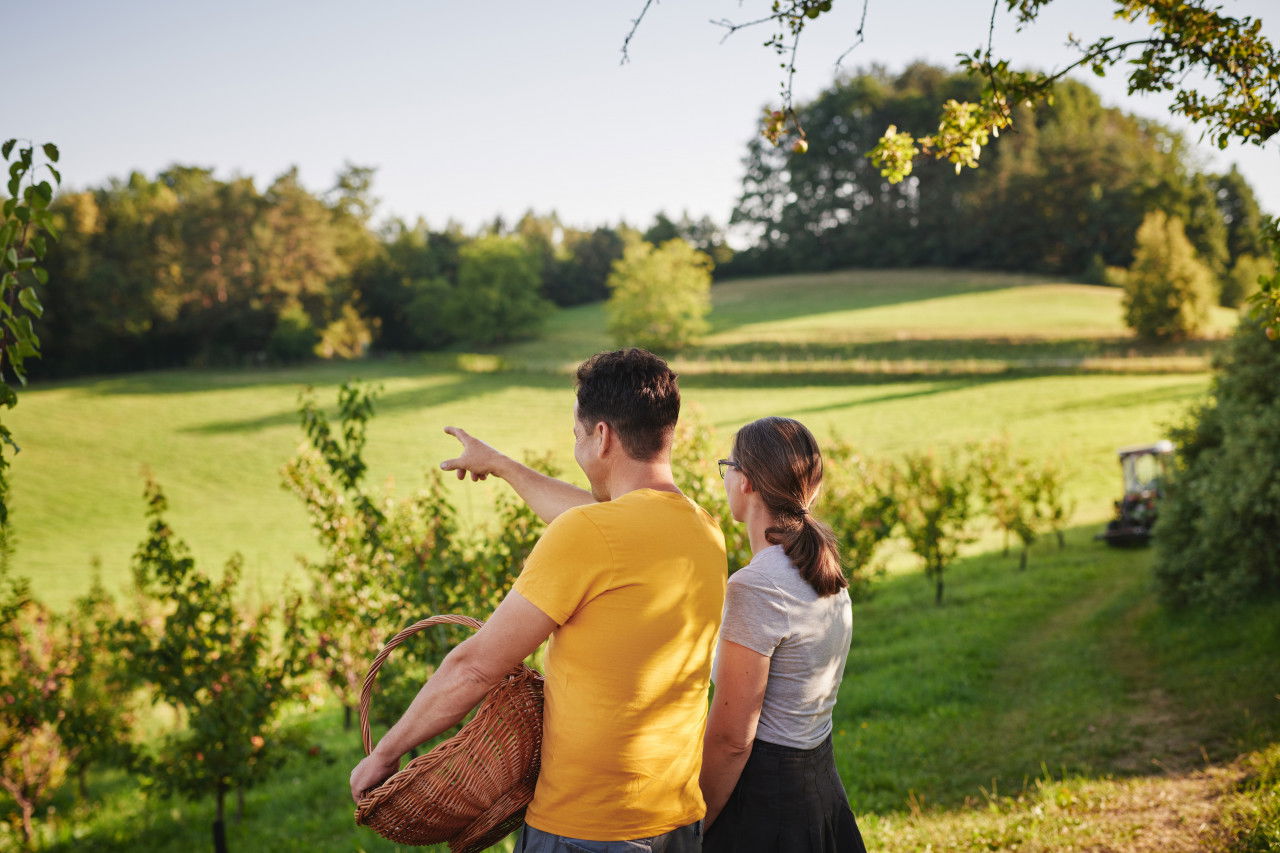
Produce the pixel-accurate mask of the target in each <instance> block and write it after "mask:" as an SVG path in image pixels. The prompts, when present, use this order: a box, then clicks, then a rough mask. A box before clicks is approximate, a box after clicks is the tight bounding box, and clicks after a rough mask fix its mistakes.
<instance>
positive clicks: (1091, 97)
mask: <svg viewBox="0 0 1280 853" xmlns="http://www.w3.org/2000/svg"><path fill="white" fill-rule="evenodd" d="M979 86H980V83H979V81H976V80H974V79H973V78H971V77H967V76H964V75H962V74H957V73H949V72H947V71H945V70H943V69H941V68H937V67H933V66H929V65H924V64H916V65H912V66H910V67H908V68H907V69H905V70H904V71H902V72H901V73H897V74H891V73H889V72H888V71H886V70H884V69H882V68H873V69H871V70H868V71H865V72H861V73H857V74H852V75H847V76H844V77H841V78H839V79H837V80H836V81H835V82H834V83H833V84H832V86H831V87H829V88H828V89H827V90H825V91H823V92H822V93H820V94H819V95H818V96H817V97H816V98H814V99H813V100H812V101H811V102H809V103H805V104H799V105H797V107H796V109H797V110H798V115H799V116H801V118H802V120H803V123H804V126H805V127H807V128H808V129H809V133H810V137H811V138H812V139H813V140H814V144H813V145H812V146H811V147H810V148H809V149H808V151H807V153H803V154H801V153H798V152H795V151H791V150H786V149H780V148H775V147H773V146H771V145H769V144H768V142H767V141H766V140H764V139H757V140H755V141H753V142H751V143H750V144H749V145H748V148H747V155H746V158H745V160H744V177H743V185H742V193H741V196H740V198H739V200H738V202H737V204H736V205H735V208H734V210H733V213H732V216H731V219H730V222H731V225H730V227H731V228H733V229H736V230H737V231H739V232H741V234H742V235H743V239H744V240H746V241H747V243H748V245H747V246H746V248H745V249H743V250H741V251H739V252H737V253H736V254H735V253H734V251H733V250H732V249H730V247H729V245H728V242H727V238H726V232H725V229H723V228H720V227H719V226H717V225H716V223H715V222H713V221H712V220H711V219H710V218H709V217H703V218H701V219H696V220H695V219H693V218H691V217H689V216H688V215H687V214H686V215H684V216H683V217H681V218H679V219H673V218H672V217H670V216H668V215H667V214H665V213H660V214H658V216H657V217H656V218H655V220H654V222H653V223H651V225H650V226H649V227H648V228H647V229H646V230H644V231H641V230H639V229H637V228H633V227H631V226H629V225H627V224H626V223H619V224H617V225H601V226H599V227H594V228H592V227H587V228H574V227H570V226H567V225H565V224H564V223H562V222H561V221H560V220H559V218H558V217H557V216H556V215H555V214H554V213H552V214H545V215H539V214H535V213H534V212H532V211H530V212H528V213H526V214H525V215H524V216H522V217H521V218H520V219H519V220H518V221H516V222H514V223H508V222H506V221H504V220H503V219H502V218H501V217H498V218H495V219H494V220H493V221H492V222H490V223H486V224H485V225H484V226H482V227H481V228H479V229H476V230H475V231H472V232H470V233H469V232H467V231H466V230H465V229H463V228H462V227H460V226H458V225H457V224H452V223H451V224H447V225H445V226H444V227H443V228H440V229H432V228H430V227H428V226H427V225H426V224H425V223H424V222H422V221H418V222H414V223H408V222H404V221H398V220H392V221H390V222H383V223H380V224H375V222H374V219H375V214H376V204H377V203H376V200H375V199H374V198H373V195H372V184H373V179H374V172H373V170H372V169H369V168H363V167H358V166H352V165H348V166H347V167H345V168H344V169H343V170H342V171H341V172H340V173H339V174H338V175H337V176H336V179H335V181H334V184H333V186H332V187H330V188H329V189H328V190H326V191H324V192H319V193H316V192H312V191H310V190H308V189H307V188H305V187H304V186H302V184H301V183H300V181H299V179H298V174H297V172H296V170H290V171H288V172H286V173H285V174H283V175H281V176H279V177H278V178H276V179H275V180H274V181H272V182H271V183H270V185H268V186H267V187H266V188H265V189H260V188H259V187H257V186H256V185H255V183H254V181H253V180H252V179H250V178H244V177H234V178H230V179H222V178H219V177H217V176H216V175H215V174H214V172H213V171H212V170H210V169H206V168H196V167H189V166H174V167H172V168H170V169H167V170H165V171H163V172H161V173H159V174H158V175H156V176H155V177H148V176H145V175H142V174H139V173H134V174H132V175H130V176H129V177H128V178H125V179H112V180H110V181H108V182H107V183H106V185H105V186H102V187H97V188H89V189H84V190H80V191H77V192H64V193H62V194H61V195H58V196H57V197H56V198H54V200H53V202H52V204H51V205H50V207H49V211H50V214H51V216H52V221H53V222H55V223H56V224H57V228H58V231H59V232H60V235H61V237H60V239H59V240H58V241H57V242H56V243H52V244H51V245H50V246H49V251H48V256H47V258H46V259H45V266H46V267H47V269H48V273H49V276H48V278H49V282H48V285H47V289H46V291H45V293H44V309H45V314H44V317H43V318H41V319H39V320H38V321H37V331H38V333H39V337H40V339H41V340H42V341H44V344H45V346H44V352H43V359H42V361H41V363H40V365H39V366H38V368H36V369H37V371H38V372H39V373H41V374H44V375H68V374H75V373H83V372H89V371H93V372H100V371H113V370H135V369H147V368H157V367H172V366H183V365H210V364H225V365H233V364H245V363H266V362H272V363H280V362H288V361H293V360H298V359H302V358H310V357H313V356H314V355H317V354H318V355H321V356H324V357H346V358H350V357H358V356H361V355H364V354H366V353H368V352H370V351H376V350H384V351H387V350H390V351H412V350H435V349H442V348H446V347H451V346H462V347H484V346H489V345H493V344H498V343H502V342H505V341H510V340H516V339H519V338H523V337H530V336H533V335H536V334H537V330H538V328H539V324H540V322H541V321H542V320H543V319H544V318H545V317H546V316H547V314H548V313H549V312H550V311H552V310H554V309H555V308H556V307H557V306H568V305H577V304H582V303H586V302H595V301H600V300H603V299H606V298H608V297H609V296H610V295H611V293H612V291H611V289H610V287H609V285H608V280H609V276H610V274H611V272H612V271H613V268H614V264H615V263H616V262H618V261H619V260H620V259H621V258H622V257H623V255H624V253H625V251H626V249H627V247H628V246H633V245H638V244H639V243H641V242H647V243H649V244H652V245H654V246H659V245H661V244H664V243H667V242H670V241H671V240H683V241H684V242H686V243H688V244H689V245H690V246H692V247H693V248H694V249H696V250H698V251H699V252H701V253H702V255H705V256H706V258H709V259H710V261H711V263H710V264H705V263H704V262H703V261H702V260H701V258H698V259H696V261H697V263H696V264H695V265H701V266H706V267H707V268H708V269H711V268H714V270H715V275H716V276H717V277H718V278H728V277H734V276H744V275H757V274H766V273H782V272H794V271H803V270H825V269H833V268H840V267H851V266H852V267H885V266H949V267H976V268H985V269H1001V270H1019V271H1033V272H1044V273H1052V274H1063V275H1073V276H1081V277H1083V278H1084V279H1086V280H1090V281H1095V282H1097V283H1120V281H1121V279H1120V278H1119V277H1118V275H1117V274H1116V273H1115V271H1116V270H1119V269H1122V268H1128V267H1130V266H1131V265H1132V264H1133V263H1134V262H1135V245H1136V241H1137V237H1138V231H1139V227H1140V226H1141V225H1142V223H1143V221H1144V219H1145V218H1146V217H1147V216H1148V215H1149V214H1151V213H1153V212H1159V213H1161V214H1163V215H1164V216H1165V217H1166V218H1167V219H1168V220H1176V229H1177V230H1179V232H1180V237H1185V239H1186V240H1187V241H1188V242H1189V244H1190V245H1191V247H1192V249H1193V252H1194V256H1195V260H1196V262H1197V263H1199V264H1201V265H1202V266H1203V267H1204V270H1205V272H1204V274H1203V275H1201V274H1200V273H1199V272H1198V271H1197V272H1196V273H1195V275H1193V276H1192V277H1193V278H1195V279H1196V280H1197V281H1199V280H1203V281H1204V282H1205V284H1204V287H1203V288H1201V289H1205V288H1207V289H1208V291H1209V292H1208V293H1207V295H1205V296H1204V298H1203V299H1201V300H1200V301H1201V302H1202V303H1204V304H1205V305H1207V304H1209V303H1214V302H1220V303H1221V304H1225V305H1232V306H1235V305H1239V304H1240V303H1241V302H1242V301H1243V300H1244V299H1245V298H1246V297H1247V296H1248V295H1249V292H1250V290H1251V289H1253V288H1254V287H1255V282H1256V279H1257V278H1258V276H1259V275H1263V274H1266V273H1267V272H1268V266H1267V264H1268V258H1267V256H1268V252H1267V250H1266V244H1265V239H1264V230H1265V229H1264V222H1263V217H1262V214H1261V212H1260V210H1259V207H1258V203H1257V200H1256V198H1255V196H1254V193H1253V190H1252V189H1251V188H1250V186H1249V185H1248V183H1247V182H1246V181H1245V179H1244V178H1243V176H1241V175H1240V173H1239V172H1238V171H1236V170H1235V169H1234V168H1233V169H1232V170H1230V171H1228V172H1226V173H1224V174H1209V173H1203V172H1200V171H1197V168H1196V165H1195V161H1194V157H1193V154H1192V151H1191V149H1190V147H1189V146H1188V144H1187V143H1186V141H1185V140H1183V139H1182V137H1181V136H1180V135H1179V134H1177V133H1174V132H1173V131H1171V130H1169V129H1168V128H1165V127H1163V126H1162V125H1160V124H1159V123H1157V122H1154V121H1149V120H1146V119H1139V118H1136V117H1134V116H1131V115H1127V114H1125V113H1124V112H1122V111H1120V110H1117V109H1112V108H1106V107H1104V106H1102V104H1101V101H1100V100H1099V98H1098V95H1097V94H1096V93H1095V92H1093V91H1092V90H1091V89H1089V88H1088V87H1087V86H1085V85H1083V84H1081V83H1076V82H1071V81H1067V82H1063V83H1059V84H1057V86H1056V87H1055V89H1054V92H1053V99H1052V102H1051V103H1048V104H1042V105H1040V106H1038V107H1035V108H1032V107H1027V106H1022V107H1019V108H1018V109H1019V110H1020V111H1021V112H1022V114H1021V115H1020V116H1019V121H1017V122H1016V124H1015V127H1014V129H1013V130H1011V131H1010V132H1008V133H1006V134H1004V135H1003V136H1002V137H1001V138H1000V139H998V140H995V141H994V142H993V143H992V144H991V145H989V146H988V148H987V161H986V162H985V163H984V167H983V168H982V169H979V170H965V171H964V172H963V174H960V175H955V174H952V171H953V170H952V168H951V166H950V164H947V163H942V162H921V163H919V164H918V166H917V168H916V169H915V171H914V172H913V173H912V175H911V177H909V178H908V179H907V180H905V181H902V182H900V183H890V182H889V181H888V180H887V179H885V178H884V177H883V176H882V175H881V174H880V172H879V171H878V170H877V168H876V167H875V166H874V165H873V164H872V162H871V161H870V160H869V159H868V158H867V156H866V155H867V153H868V152H869V151H870V150H871V148H872V147H873V146H874V144H875V140H876V139H878V137H879V134H880V133H881V131H882V130H883V128H884V126H885V124H886V123H888V122H897V123H898V124H899V125H901V126H903V127H906V128H911V127H913V126H918V127H917V128H916V129H917V130H920V129H921V128H924V127H925V126H926V125H927V124H928V123H929V122H930V121H933V120H935V117H936V114H937V110H938V108H939V107H940V105H941V104H943V103H944V102H945V101H947V100H950V99H955V98H966V97H970V96H972V95H974V93H975V92H976V91H977V88H978V87H979ZM1108 270H1110V271H1111V272H1110V273H1109V272H1108ZM658 284H659V285H661V284H662V283H661V282H659V283H658ZM672 289H673V290H676V291H678V290H679V288H676V287H674V285H673V287H672ZM1158 298H1160V297H1158ZM651 301H652V300H651ZM623 313H626V311H623ZM704 313H705V312H704ZM698 325H699V324H698V323H697V322H694V323H692V325H691V326H690V328H691V329H693V331H694V332H696V330H697V328H698ZM1190 333H1194V329H1191V330H1190ZM684 338H686V339H688V338H689V335H688V334H686V335H685V336H684ZM623 343H635V341H623Z"/></svg>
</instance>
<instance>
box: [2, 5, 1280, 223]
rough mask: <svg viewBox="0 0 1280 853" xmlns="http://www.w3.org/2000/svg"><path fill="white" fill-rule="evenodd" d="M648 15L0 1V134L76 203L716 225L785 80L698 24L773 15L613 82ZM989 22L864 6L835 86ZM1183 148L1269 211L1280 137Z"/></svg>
mask: <svg viewBox="0 0 1280 853" xmlns="http://www.w3.org/2000/svg"><path fill="white" fill-rule="evenodd" d="M1223 3H1224V6H1225V11H1226V12H1227V13H1228V14H1233V15H1244V14H1252V15H1254V16H1258V17H1263V20H1264V24H1263V30H1264V32H1265V33H1266V34H1267V35H1268V36H1269V37H1270V38H1271V39H1272V41H1273V42H1276V41H1280V9H1277V5H1276V1H1275V0H1223ZM1003 5H1004V4H1003V3H1001V6H1002V7H1003ZM642 6H643V0H621V2H618V0H614V2H601V0H595V2H588V0H573V2H570V0H541V2H519V3H517V2H494V0H490V2H451V3H442V2H435V0H366V2H360V3H357V2H350V0H348V2H343V3H338V2H328V0H305V2H255V3H250V2H241V0H223V1H222V2H219V3H192V2H181V0H167V2H142V1H141V0H132V1H131V0H119V2H111V3H106V2H102V0H93V2H89V0H85V2H70V1H69V0H66V1H64V0H43V2H40V3H30V2H17V0H0V22H3V25H4V29H5V31H6V32H7V33H8V38H6V47H5V59H6V65H7V66H8V67H9V68H10V69H18V70H17V71H16V79H17V80H18V81H19V82H21V83H22V88H21V90H20V91H15V90H14V88H12V87H11V88H10V89H9V91H8V92H6V96H5V103H4V106H3V112H2V113H0V137H6V138H7V137H9V136H21V137H27V138H32V139H35V140H36V141H37V142H42V141H45V140H53V141H56V142H57V143H58V144H59V146H60V147H61V149H62V156H63V164H62V165H63V166H64V169H63V175H64V179H65V181H66V182H67V184H68V185H70V186H75V187H83V186H89V185H98V184H100V183H102V182H103V181H104V180H106V179H107V178H108V177H111V176H124V175H127V174H128V173H129V172H130V171H131V170H134V169H138V170H141V171H143V172H145V173H148V174H154V173H155V172H157V171H158V170H160V169H162V168H164V167H165V166H167V165H169V164H171V163H175V162H176V163H184V164H193V165H201V166H210V167H213V168H215V169H216V170H217V172H218V174H219V175H221V176H224V177H225V176H229V175H231V174H233V173H240V174H247V175H252V176H254V177H255V178H257V179H258V181H259V185H260V186H261V185H265V184H266V183H269V182H270V180H271V179H272V178H273V177H274V176H275V175H277V174H279V173H280V172H282V171H284V170H285V169H287V168H288V167H289V166H290V165H294V164H296V165H297V166H298V167H299V168H300V170H301V175H302V179H303V181H304V183H305V184H306V185H307V186H309V187H311V188H312V189H314V190H321V189H325V188H327V187H329V186H331V185H332V181H333V177H334V175H335V174H336V172H337V171H338V170H339V169H340V168H341V167H342V165H343V163H344V161H351V162H354V163H357V164H361V165H370V166H375V167H377V169H378V172H377V180H376V183H375V187H374V189H375V195H377V196H378V197H379V198H380V199H381V200H382V205H381V207H380V213H381V214H382V215H388V214H394V215H398V216H402V217H405V218H408V219H413V218H415V217H417V216H423V217H425V218H426V220H427V221H428V222H429V223H430V224H431V225H433V226H435V227H439V226H441V225H443V224H444V223H445V221H446V220H448V219H450V218H453V219H456V220H459V221H461V222H463V223H464V224H466V225H467V226H469V227H471V226H475V225H477V224H478V223H480V222H481V221H485V220H488V219H490V218H491V217H492V216H493V215H494V214H497V213H502V214H503V215H504V216H507V217H509V218H510V217H518V216H519V214H520V213H521V212H523V211H524V210H525V209H527V208H534V209H536V210H538V211H540V212H545V211H550V210H552V209H554V210H556V211H558V212H559V214H560V216H561V218H562V220H564V221H565V222H566V223H568V224H573V225H590V224H603V223H605V222H616V221H617V220H619V219H621V218H625V219H627V220H628V221H630V222H632V223H635V224H642V225H643V224H647V223H648V222H649V221H650V220H651V219H652V216H653V214H654V213H655V212H656V211H658V210H663V209H665V210H667V211H669V212H671V213H672V214H673V215H674V214H679V213H680V212H681V211H683V210H688V211H689V212H690V213H691V214H693V215H695V216H700V215H702V214H710V215H711V216H712V217H713V218H715V219H716V220H718V221H721V222H723V221H725V220H727V218H728V215H729V212H730V210H731V209H732V206H733V203H734V201H735V199H736V197H737V192H738V189H739V185H740V179H741V170H742V167H741V159H742V156H743V154H744V153H745V148H746V143H747V141H748V140H749V139H750V138H751V137H752V136H753V135H754V134H755V133H756V131H757V122H756V119H757V116H758V114H759V111H760V108H761V107H762V105H763V104H764V102H765V101H767V100H770V99H775V98H776V95H777V91H778V84H779V81H780V79H781V77H780V70H779V68H778V60H777V58H775V57H774V55H773V54H772V52H770V51H769V50H766V49H765V48H764V47H762V42H763V41H764V40H765V39H766V38H767V37H768V34H769V33H768V31H767V30H766V29H765V28H763V27H759V28H756V29H752V30H745V31H742V32H739V33H738V34H736V35H734V36H733V37H732V38H730V39H729V40H728V41H726V42H725V43H723V44H721V43H720V40H721V34H722V31H721V30H720V29H718V28H717V27H715V26H713V25H712V24H710V23H709V21H710V19H712V18H716V19H720V18H724V17H726V16H727V17H729V18H732V19H734V20H739V21H741V20H749V19H751V18H755V17H759V16H761V15H762V14H765V13H766V12H767V9H768V2H767V0H743V2H741V3H739V2H734V0H688V2H679V0H666V2H660V3H655V4H654V6H653V7H652V8H651V9H650V11H649V14H648V17H647V18H646V19H645V21H644V23H643V24H642V26H641V27H640V30H639V32H638V34H637V36H636V38H635V40H634V41H633V43H632V46H631V62H630V63H629V64H627V65H620V64H619V58H620V47H621V44H622V40H623V37H624V36H625V34H626V32H627V30H628V29H629V28H630V20H631V18H633V17H635V15H636V14H637V13H638V12H639V11H640V8H641V7H642ZM861 8H862V6H861V3H859V2H857V0H839V2H837V3H836V8H835V10H834V11H833V12H832V13H830V14H829V15H826V16H823V18H822V19H820V20H819V21H817V22H816V23H815V24H814V25H813V26H812V27H811V28H810V29H809V30H807V31H806V32H805V35H804V38H803V40H802V42H801V53H800V57H799V61H798V66H799V72H798V75H797V78H796V93H797V96H798V97H799V98H800V99H804V98H807V97H811V96H812V95H814V94H816V93H817V92H818V91H819V90H821V89H822V88H823V87H825V86H826V85H828V84H829V83H830V82H831V79H832V75H833V73H834V66H833V63H834V62H835V60H836V58H837V57H838V56H839V55H840V54H841V53H842V52H843V51H844V50H845V48H847V47H848V46H849V45H850V44H851V43H852V41H853V33H854V31H855V30H856V29H857V23H858V15H859V13H860V11H861ZM1112 8H1113V3H1111V2H1104V0H1057V2H1054V3H1052V4H1051V5H1050V6H1049V7H1048V8H1047V9H1046V10H1045V12H1044V14H1043V16H1042V20H1041V22H1040V23H1038V24H1036V25H1034V26H1033V27H1032V28H1031V29H1029V30H1028V31H1026V32H1023V33H1017V32H1015V28H1014V25H1013V22H1012V21H1011V20H1010V19H1009V18H1008V16H1006V15H1002V16H1001V17H1000V18H998V20H997V27H996V48H997V51H998V52H1003V53H1004V54H1005V55H1007V56H1009V57H1011V58H1012V59H1013V60H1014V61H1015V62H1017V63H1021V64H1027V65H1034V66H1037V67H1041V68H1052V67H1054V66H1060V65H1062V64H1065V63H1066V62H1069V61H1070V59H1071V58H1072V55H1073V54H1072V52H1071V51H1070V49H1068V48H1066V47H1065V46H1064V44H1063V43H1064V42H1065V39H1066V34H1067V33H1068V32H1069V31H1074V32H1075V33H1076V34H1077V35H1078V36H1081V37H1085V38H1091V37H1093V36H1095V35H1097V34H1099V33H1102V32H1108V31H1113V29H1114V23H1113V22H1112V20H1111V10H1112ZM990 9H991V6H990V3H989V2H985V0H983V2H979V1H978V0H870V7H869V12H868V15H867V25H866V41H865V43H864V44H862V45H861V46H860V47H858V48H857V49H856V50H855V51H853V53H852V54H851V55H850V56H849V57H848V59H846V61H845V67H846V68H847V69H850V70H852V69H854V68H856V67H858V66H860V65H867V64H870V63H873V62H875V63H882V64H884V65H886V66H888V67H889V68H890V69H892V70H897V69H900V68H901V67H903V66H904V65H905V64H906V63H908V62H910V61H912V60H915V59H925V60H929V61H932V62H936V63H940V64H944V65H948V66H950V65H953V64H954V55H955V54H956V53H957V52H959V51H971V50H973V49H974V48H976V47H978V46H979V45H981V44H983V43H984V42H985V40H986V34H987V21H988V15H989V13H990ZM1267 14H1269V15H1270V18H1271V19H1270V20H1267V17H1266V15H1267ZM19 34H20V35H19ZM15 47H16V53H15ZM14 74H15V72H14V71H13V70H11V71H10V81H11V83H12V82H13V81H14V79H15V77H14ZM1088 81H1089V82H1090V83H1091V84H1092V85H1095V86H1096V87H1098V88H1100V89H1101V91H1102V92H1103V96H1104V99H1105V100H1106V101H1107V102H1108V103H1109V104H1113V105H1121V106H1124V107H1125V108H1126V109H1129V110H1132V111H1135V112H1139V113H1141V114H1143V115H1149V116H1153V117H1158V118H1161V119H1163V120H1166V121H1168V122H1170V123H1173V124H1175V125H1179V123H1178V122H1176V121H1174V120H1173V119H1172V118H1171V117H1170V116H1169V115H1168V113H1167V111H1166V106H1167V101H1161V100H1158V99H1152V98H1144V99H1139V98H1130V97H1128V96H1127V95H1126V94H1125V91H1124V89H1125V87H1124V82H1123V79H1122V78H1121V77H1118V76H1112V77H1111V78H1109V79H1107V80H1098V79H1097V78H1094V77H1092V75H1088ZM1179 126H1184V127H1185V126H1186V125H1185V124H1180V125H1179ZM1195 135H1198V134H1196V133H1195V132H1193V136H1195ZM1201 148H1202V150H1203V151H1204V153H1205V156H1206V158H1209V159H1208V162H1210V163H1212V165H1213V166H1214V167H1215V168H1222V169H1225V168H1226V166H1227V164H1228V163H1230V162H1238V163H1239V164H1240V166H1241V168H1242V170H1243V171H1244V172H1245V174H1246V175H1247V177H1248V178H1249V180H1250V182H1251V183H1252V184H1253V186H1254V188H1255V189H1256V191H1257V192H1258V193H1259V195H1260V197H1261V199H1262V201H1263V204H1264V207H1266V208H1267V209H1269V210H1270V211H1272V212H1280V138H1277V139H1273V140H1272V141H1271V142H1270V143H1269V144H1268V145H1267V146H1266V147H1265V148H1261V149H1259V148H1255V147H1249V148H1245V147H1242V146H1236V147H1233V148H1231V149H1229V150H1228V151H1227V152H1226V153H1225V154H1223V153H1221V152H1218V151H1217V150H1216V149H1212V148H1210V147H1208V146H1207V145H1203V146H1201Z"/></svg>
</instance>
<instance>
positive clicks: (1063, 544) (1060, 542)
mask: <svg viewBox="0 0 1280 853" xmlns="http://www.w3.org/2000/svg"><path fill="white" fill-rule="evenodd" d="M1053 532H1054V533H1056V534H1058V550H1059V551H1061V550H1062V549H1063V548H1065V547H1067V537H1065V536H1063V535H1062V531H1061V530H1055V531H1053Z"/></svg>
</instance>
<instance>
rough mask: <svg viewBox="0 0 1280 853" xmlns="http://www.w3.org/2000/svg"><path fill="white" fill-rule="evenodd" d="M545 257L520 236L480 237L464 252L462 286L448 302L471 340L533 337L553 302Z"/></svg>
mask: <svg viewBox="0 0 1280 853" xmlns="http://www.w3.org/2000/svg"><path fill="white" fill-rule="evenodd" d="M541 288H542V258H541V255H539V254H538V253H537V252H536V251H535V250H533V249H530V248H529V246H528V245H526V243H525V241H524V240H521V239H520V238H519V237H499V236H492V235H491V236H487V237H480V238H478V239H476V240H474V241H472V242H471V243H468V244H467V245H465V246H463V247H462V250H461V251H460V252H459V255H458V286H457V287H456V288H455V289H454V292H453V294H452V296H450V298H449V299H448V301H447V303H446V304H445V305H444V306H443V308H444V311H445V314H446V316H447V317H448V321H449V324H450V326H451V327H452V329H453V332H454V334H455V335H456V337H457V339H458V340H459V341H461V342H462V343H464V344H469V345H479V346H483V345H487V344H496V343H504V342H506V341H513V340H518V339H521V338H528V337H532V336H533V335H534V334H536V333H537V331H538V327H539V325H541V323H542V321H543V319H544V318H545V317H546V316H547V314H549V313H550V312H551V309H552V305H551V303H550V302H548V301H547V300H545V299H543V298H542V296H541V295H540V290H541Z"/></svg>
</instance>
